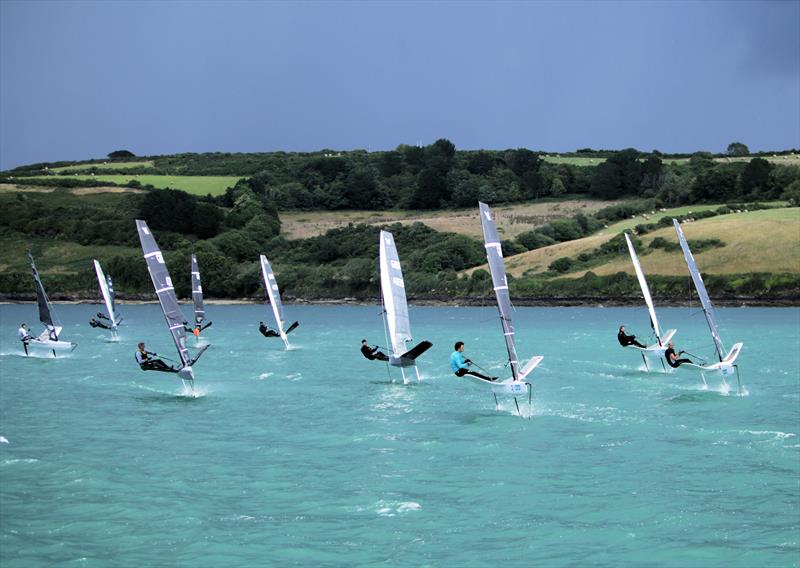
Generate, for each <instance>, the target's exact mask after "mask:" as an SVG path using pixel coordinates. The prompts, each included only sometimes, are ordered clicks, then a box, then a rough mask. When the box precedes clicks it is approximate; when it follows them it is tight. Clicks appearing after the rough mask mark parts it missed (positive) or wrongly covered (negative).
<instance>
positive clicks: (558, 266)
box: [547, 256, 575, 273]
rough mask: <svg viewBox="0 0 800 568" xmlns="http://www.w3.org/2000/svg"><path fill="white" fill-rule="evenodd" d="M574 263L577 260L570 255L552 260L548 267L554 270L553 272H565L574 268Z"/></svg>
mask: <svg viewBox="0 0 800 568" xmlns="http://www.w3.org/2000/svg"><path fill="white" fill-rule="evenodd" d="M573 264H575V261H573V260H572V259H571V258H569V257H568V256H564V257H561V258H558V259H556V260H554V261H553V262H551V263H550V266H548V267H547V269H548V270H552V271H553V272H558V273H564V272H567V271H568V270H569V269H570V268H572V265H573Z"/></svg>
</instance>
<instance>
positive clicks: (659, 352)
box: [625, 233, 676, 371]
mask: <svg viewBox="0 0 800 568" xmlns="http://www.w3.org/2000/svg"><path fill="white" fill-rule="evenodd" d="M625 242H627V243H628V251H629V252H630V253H631V261H632V262H633V268H634V269H635V270H636V278H638V279H639V286H640V287H641V289H642V296H644V302H645V304H647V311H648V312H649V313H650V327H651V328H652V329H653V334H654V335H655V337H656V342H655V343H653V344H652V345H648V346H647V347H644V348H643V347H637V346H636V345H626V346H625V349H635V350H637V351H639V352H640V353H641V355H642V361H644V367H645V369H647V370H648V371H649V370H650V365H649V364H648V363H647V357H645V355H648V356H652V357H657V358H658V359H660V360H661V366H662V368H663V369H664V371H666V370H667V369H666V367H665V366H664V360H663V359H662V357H663V356H664V351H665V350H666V349H667V345H668V344H669V342H670V340H671V339H672V336H673V335H675V331H676V330H674V329H670V330H667V331H666V332H665V333H663V334H662V333H661V328H660V327H659V326H658V317H656V308H655V306H654V305H653V297H652V296H651V295H650V287H649V286H648V285H647V279H646V278H645V277H644V272H643V271H642V265H641V264H640V263H639V257H638V256H637V255H636V249H635V248H634V247H633V242H631V238H630V237H629V236H628V233H625Z"/></svg>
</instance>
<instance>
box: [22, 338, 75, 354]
mask: <svg viewBox="0 0 800 568" xmlns="http://www.w3.org/2000/svg"><path fill="white" fill-rule="evenodd" d="M77 346H78V344H77V343H70V342H69V341H50V340H49V339H48V340H46V341H42V340H40V339H31V340H30V341H29V342H28V349H32V348H33V349H42V350H47V351H62V352H63V351H67V352H69V351H73V350H74V349H75V348H76V347H77Z"/></svg>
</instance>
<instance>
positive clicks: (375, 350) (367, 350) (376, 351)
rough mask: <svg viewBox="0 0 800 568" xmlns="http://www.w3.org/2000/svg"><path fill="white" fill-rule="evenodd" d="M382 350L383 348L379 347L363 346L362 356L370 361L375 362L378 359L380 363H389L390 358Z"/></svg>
mask: <svg viewBox="0 0 800 568" xmlns="http://www.w3.org/2000/svg"><path fill="white" fill-rule="evenodd" d="M380 349H381V348H380V347H378V346H377V345H376V346H375V347H370V346H369V345H362V346H361V354H362V355H363V356H364V357H366V358H367V359H369V360H370V361H374V360H375V359H377V360H378V361H388V360H389V358H388V357H387V356H386V354H385V353H383V352H382V351H381V350H380Z"/></svg>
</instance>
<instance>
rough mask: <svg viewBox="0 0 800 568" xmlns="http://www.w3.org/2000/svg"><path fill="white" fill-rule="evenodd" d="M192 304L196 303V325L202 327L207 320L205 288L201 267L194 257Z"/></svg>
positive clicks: (193, 256)
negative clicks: (201, 281) (202, 281)
mask: <svg viewBox="0 0 800 568" xmlns="http://www.w3.org/2000/svg"><path fill="white" fill-rule="evenodd" d="M192 303H194V323H195V325H200V324H202V323H203V321H204V320H205V319H206V310H205V308H204V307H203V287H202V286H201V284H200V266H199V265H198V264H197V257H196V256H195V255H192Z"/></svg>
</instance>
